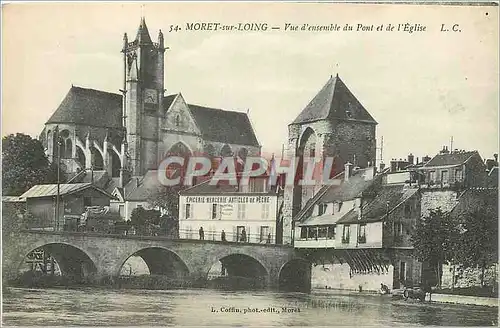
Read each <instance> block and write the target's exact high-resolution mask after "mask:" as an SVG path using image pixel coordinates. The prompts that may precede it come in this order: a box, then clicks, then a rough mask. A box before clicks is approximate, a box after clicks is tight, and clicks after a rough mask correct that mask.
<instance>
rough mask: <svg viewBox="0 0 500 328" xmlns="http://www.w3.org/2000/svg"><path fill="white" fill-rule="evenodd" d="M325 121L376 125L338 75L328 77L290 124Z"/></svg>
mask: <svg viewBox="0 0 500 328" xmlns="http://www.w3.org/2000/svg"><path fill="white" fill-rule="evenodd" d="M326 119H329V120H332V119H341V120H355V121H363V122H366V123H371V124H377V122H376V121H375V119H374V118H373V117H372V116H371V115H370V113H368V111H367V110H366V109H365V108H364V107H363V105H361V103H360V102H359V101H358V99H356V97H355V96H354V95H353V94H352V93H351V91H350V90H349V89H348V88H347V86H346V85H345V84H344V82H342V80H341V79H340V77H339V76H338V75H337V76H335V77H334V76H331V77H330V79H329V80H328V82H327V83H326V84H325V85H324V86H323V88H322V89H321V90H320V91H319V92H318V94H316V96H314V98H313V99H312V100H311V102H309V104H308V105H307V106H306V107H305V108H304V109H303V110H302V112H301V113H300V114H299V116H297V118H296V119H295V120H294V121H293V122H292V124H301V123H307V122H313V121H318V120H326Z"/></svg>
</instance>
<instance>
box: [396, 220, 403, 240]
mask: <svg viewBox="0 0 500 328" xmlns="http://www.w3.org/2000/svg"><path fill="white" fill-rule="evenodd" d="M402 235H403V223H402V222H394V236H395V237H399V236H402Z"/></svg>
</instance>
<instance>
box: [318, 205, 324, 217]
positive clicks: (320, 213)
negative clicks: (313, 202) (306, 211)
mask: <svg viewBox="0 0 500 328" xmlns="http://www.w3.org/2000/svg"><path fill="white" fill-rule="evenodd" d="M325 212H326V204H319V206H318V215H323V214H325Z"/></svg>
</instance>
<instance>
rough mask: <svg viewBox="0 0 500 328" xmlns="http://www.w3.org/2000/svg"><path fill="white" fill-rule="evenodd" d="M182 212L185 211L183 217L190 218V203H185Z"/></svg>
mask: <svg viewBox="0 0 500 328" xmlns="http://www.w3.org/2000/svg"><path fill="white" fill-rule="evenodd" d="M184 213H185V214H184V217H185V218H186V219H191V215H192V213H191V204H186V207H185V212H184Z"/></svg>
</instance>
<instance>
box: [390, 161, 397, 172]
mask: <svg viewBox="0 0 500 328" xmlns="http://www.w3.org/2000/svg"><path fill="white" fill-rule="evenodd" d="M397 167H398V162H397V161H396V159H394V158H393V159H392V161H391V172H396V169H397Z"/></svg>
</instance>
